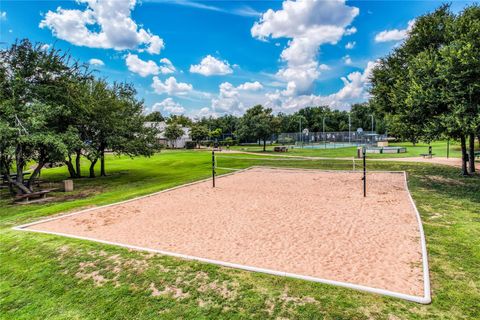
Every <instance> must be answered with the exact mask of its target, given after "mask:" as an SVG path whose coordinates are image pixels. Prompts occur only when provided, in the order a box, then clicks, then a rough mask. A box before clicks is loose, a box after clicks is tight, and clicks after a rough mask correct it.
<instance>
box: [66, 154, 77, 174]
mask: <svg viewBox="0 0 480 320" xmlns="http://www.w3.org/2000/svg"><path fill="white" fill-rule="evenodd" d="M65 164H66V165H67V168H68V173H69V174H70V178H76V177H77V173H76V172H75V168H74V167H73V163H72V157H71V156H70V155H68V160H65Z"/></svg>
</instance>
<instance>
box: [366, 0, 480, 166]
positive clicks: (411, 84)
mask: <svg viewBox="0 0 480 320" xmlns="http://www.w3.org/2000/svg"><path fill="white" fill-rule="evenodd" d="M479 31H480V14H479V7H478V6H476V5H473V6H470V7H467V8H466V9H465V10H464V11H463V12H461V13H459V14H458V15H454V14H453V13H452V12H451V11H450V7H449V6H448V5H443V6H441V7H440V8H438V9H437V10H435V11H434V12H432V13H429V14H426V15H424V16H421V17H419V18H418V19H416V22H415V25H414V26H413V28H412V29H411V31H410V32H409V35H408V37H407V39H406V40H405V42H404V43H403V44H402V45H401V46H400V47H398V48H396V49H395V50H394V51H393V52H392V53H391V54H390V55H389V56H387V57H385V58H383V59H381V60H380V62H379V63H378V65H377V67H376V68H375V69H374V70H373V77H372V95H373V98H372V101H371V102H372V104H373V105H374V106H375V107H376V109H377V111H378V112H380V113H383V114H385V115H386V118H387V119H388V120H389V128H390V129H392V131H393V132H394V133H396V134H398V135H399V136H401V137H403V138H406V139H409V140H411V141H412V142H416V141H418V140H419V139H423V140H426V141H427V142H429V141H432V140H434V139H438V138H442V137H445V138H449V139H450V138H451V139H459V140H460V142H461V148H462V159H463V161H462V163H463V165H462V173H463V174H467V173H468V170H467V158H468V157H467V139H468V140H469V144H470V155H472V156H471V157H470V164H469V169H470V172H474V171H475V159H474V157H473V151H474V139H475V135H476V134H478V130H479V121H478V119H479V108H478V101H479V97H480V95H479V92H480V89H479V88H480V87H479V79H480V77H479V74H480V71H479V59H478V57H479V56H480V50H479V40H478V34H479V33H478V32H479ZM392 131H391V132H392Z"/></svg>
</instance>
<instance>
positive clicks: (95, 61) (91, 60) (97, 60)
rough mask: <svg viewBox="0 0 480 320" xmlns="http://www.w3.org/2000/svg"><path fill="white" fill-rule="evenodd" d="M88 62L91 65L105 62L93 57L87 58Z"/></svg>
mask: <svg viewBox="0 0 480 320" xmlns="http://www.w3.org/2000/svg"><path fill="white" fill-rule="evenodd" d="M88 63H89V64H91V65H92V66H104V65H105V63H103V61H102V60H100V59H95V58H92V59H90V60H88Z"/></svg>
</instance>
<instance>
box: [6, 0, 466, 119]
mask: <svg viewBox="0 0 480 320" xmlns="http://www.w3.org/2000/svg"><path fill="white" fill-rule="evenodd" d="M467 4H468V2H459V1H458V2H453V4H452V9H453V10H454V11H459V10H461V9H462V8H463V7H464V6H465V5H467ZM439 5H440V3H439V2H437V1H424V2H422V1H346V2H345V1H341V0H339V1H336V0H335V1H303V2H291V1H288V2H282V1H197V2H194V1H190V0H166V1H162V0H143V1H134V0H81V1H20V0H19V1H9V0H2V1H1V2H0V38H1V42H2V44H1V46H3V47H5V46H7V45H9V44H11V43H12V42H14V41H15V39H21V38H29V39H31V40H32V41H38V42H42V43H45V44H46V45H47V46H50V47H52V46H55V47H56V48H60V49H63V50H68V51H69V52H70V53H71V54H72V55H73V56H74V57H75V58H77V59H79V60H80V61H84V62H86V63H92V67H93V68H94V69H95V70H98V71H97V75H98V76H99V77H105V78H107V79H108V80H109V81H128V82H132V83H134V84H135V86H136V88H137V90H138V96H139V98H143V99H144V100H145V106H146V108H147V111H151V110H158V111H160V112H162V114H166V115H167V114H171V113H175V114H187V115H189V116H193V117H199V116H204V115H221V114H225V113H233V114H241V113H243V112H244V110H245V109H246V108H248V107H251V106H252V105H254V104H264V105H266V106H269V107H272V108H273V109H274V110H275V111H276V112H279V111H281V112H286V113H290V112H294V111H296V110H298V109H299V108H301V107H305V106H308V105H329V106H331V107H332V108H339V109H348V107H349V105H350V104H351V103H354V102H361V101H365V100H366V99H368V93H367V88H368V76H369V72H370V70H371V68H372V67H373V66H374V63H375V60H376V59H378V58H379V57H382V56H384V55H385V54H387V53H388V52H389V51H391V50H392V48H394V46H396V45H398V44H399V43H400V42H401V41H402V39H403V38H404V37H405V34H406V33H407V32H408V28H409V25H411V24H412V23H414V22H413V20H414V18H415V17H416V16H418V15H421V14H423V13H426V12H429V11H432V10H434V9H435V8H436V7H437V6H439Z"/></svg>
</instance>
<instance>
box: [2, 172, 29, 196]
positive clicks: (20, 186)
mask: <svg viewBox="0 0 480 320" xmlns="http://www.w3.org/2000/svg"><path fill="white" fill-rule="evenodd" d="M6 177H7V181H8V183H9V184H10V185H12V186H15V187H17V188H18V191H17V194H22V193H23V194H26V193H32V191H31V190H30V189H28V188H27V187H25V186H24V185H23V183H18V182H17V181H16V180H13V179H12V178H11V177H10V175H7V176H6Z"/></svg>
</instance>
